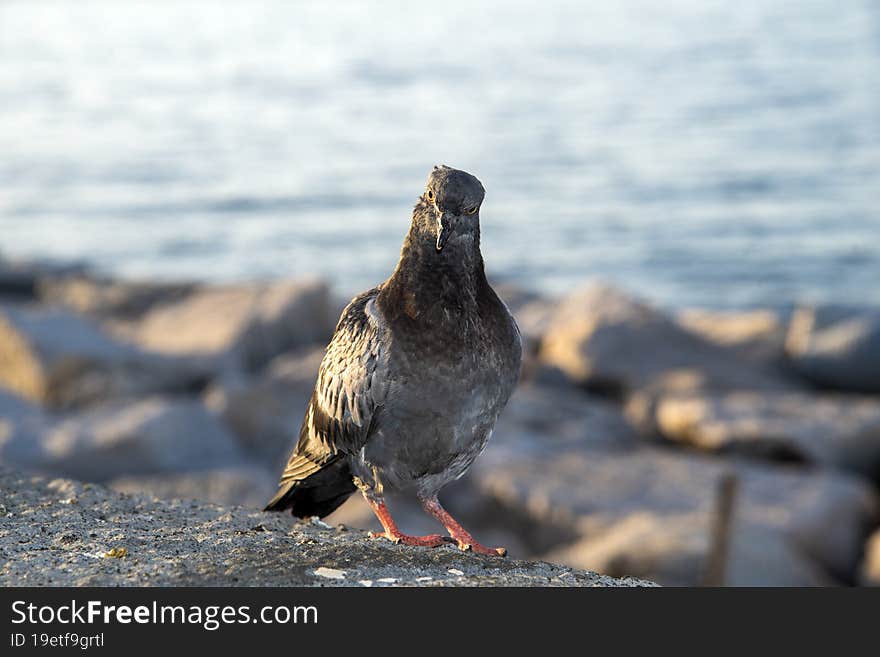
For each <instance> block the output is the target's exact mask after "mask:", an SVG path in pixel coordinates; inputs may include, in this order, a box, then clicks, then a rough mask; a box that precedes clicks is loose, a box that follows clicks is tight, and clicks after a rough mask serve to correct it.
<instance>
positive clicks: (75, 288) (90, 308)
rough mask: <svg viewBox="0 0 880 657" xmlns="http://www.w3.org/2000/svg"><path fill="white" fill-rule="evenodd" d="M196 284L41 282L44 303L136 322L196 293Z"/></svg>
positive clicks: (72, 279) (90, 279)
mask: <svg viewBox="0 0 880 657" xmlns="http://www.w3.org/2000/svg"><path fill="white" fill-rule="evenodd" d="M195 289H196V285H195V284H194V283H157V282H152V281H151V282H146V281H127V280H117V279H113V278H99V277H94V276H87V275H78V276H63V277H50V278H45V279H42V280H40V281H39V283H38V285H37V290H36V294H37V297H38V298H39V300H40V302H41V303H44V304H50V305H56V306H64V307H66V308H69V309H71V310H74V311H76V312H78V313H83V314H88V315H94V316H97V317H101V318H106V319H134V318H137V317H140V316H141V315H143V314H144V313H146V312H147V311H148V310H150V309H151V308H153V307H154V306H156V305H158V304H162V303H165V304H167V303H172V302H176V301H179V300H180V299H182V298H184V297H186V296H187V295H189V294H191V293H192V292H194V291H195Z"/></svg>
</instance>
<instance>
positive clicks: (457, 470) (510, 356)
mask: <svg viewBox="0 0 880 657" xmlns="http://www.w3.org/2000/svg"><path fill="white" fill-rule="evenodd" d="M504 311H505V314H506V309H504ZM507 317H508V318H509V315H507ZM501 319H504V318H501ZM468 329H469V330H471V331H472V335H475V336H476V338H475V339H472V340H468V339H467V335H466V334H465V332H466V330H468ZM393 346H394V348H393V350H392V354H391V363H392V368H391V369H392V371H394V372H395V376H394V378H393V380H392V381H391V382H390V386H389V389H388V396H387V397H386V400H385V403H384V404H383V407H382V409H381V411H380V413H379V415H378V417H377V421H376V424H375V427H374V432H373V435H372V437H371V439H370V441H369V444H368V445H367V447H366V449H365V450H364V453H363V456H362V458H363V460H364V461H365V462H368V463H369V465H370V468H371V469H374V471H375V472H376V473H377V474H378V475H379V478H380V479H381V480H382V484H383V485H384V486H387V487H390V488H406V487H409V486H417V487H419V488H421V489H423V490H424V489H426V488H428V489H434V490H435V491H436V490H439V488H440V487H442V486H443V485H445V484H446V483H448V482H449V481H452V480H454V479H456V478H458V477H459V476H461V475H462V474H463V473H464V472H465V470H467V468H468V467H469V466H470V464H471V463H472V462H473V460H474V459H475V458H476V457H477V456H478V455H479V454H480V452H481V451H482V450H483V448H484V447H485V445H486V443H487V441H488V439H489V436H490V434H491V431H492V427H493V426H494V424H495V421H496V419H497V418H498V415H499V414H500V412H501V410H502V409H503V407H504V405H505V404H506V403H507V400H508V398H509V397H510V394H511V393H512V391H513V387H514V385H515V383H516V379H517V377H518V374H519V366H520V358H521V347H520V343H519V334H518V331H517V330H516V325H515V324H514V323H513V319H512V318H510V319H509V323H508V324H506V325H505V324H503V323H501V322H493V323H485V324H483V325H473V326H471V327H467V328H464V329H463V330H462V332H461V333H460V334H456V333H455V332H449V331H427V332H422V333H421V334H411V335H409V336H404V337H403V338H401V335H400V334H398V340H397V341H396V344H395V345H393Z"/></svg>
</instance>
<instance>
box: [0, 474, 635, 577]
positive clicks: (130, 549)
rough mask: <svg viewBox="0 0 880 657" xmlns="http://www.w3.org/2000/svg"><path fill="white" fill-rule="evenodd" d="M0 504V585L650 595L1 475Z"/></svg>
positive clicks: (284, 523)
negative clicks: (509, 589)
mask: <svg viewBox="0 0 880 657" xmlns="http://www.w3.org/2000/svg"><path fill="white" fill-rule="evenodd" d="M0 500H2V503H0V585H2V586H65V585H73V586H138V585H144V586H642V585H650V584H649V583H648V582H643V581H640V580H636V579H630V578H625V579H615V578H612V577H606V576H603V575H597V574H595V573H591V572H587V571H583V570H575V569H572V568H568V567H564V566H558V565H553V564H548V563H542V562H526V561H514V560H508V559H502V558H497V557H484V556H480V555H475V554H471V553H463V552H460V551H459V550H458V549H457V548H456V547H455V546H453V545H450V546H448V547H446V546H444V547H441V548H436V549H429V548H412V547H406V546H401V545H394V544H392V543H390V542H387V541H385V540H383V539H370V538H369V537H368V536H367V534H366V533H365V532H361V531H355V530H348V529H345V528H343V527H341V526H340V527H330V526H328V525H324V524H323V523H318V522H314V521H313V522H303V523H294V522H293V520H292V519H291V518H290V516H286V515H280V514H269V513H262V512H254V511H248V510H245V509H241V508H236V507H229V508H224V507H220V506H214V505H208V504H204V503H199V502H189V501H180V500H178V501H158V500H153V499H150V498H148V497H145V496H130V495H125V494H122V493H116V492H113V491H110V490H108V489H106V488H104V487H102V486H100V485H97V484H81V483H77V482H73V481H70V480H66V479H48V478H44V477H33V476H30V475H22V474H17V473H14V472H11V471H9V470H0ZM114 555H116V556H114ZM118 555H122V556H118Z"/></svg>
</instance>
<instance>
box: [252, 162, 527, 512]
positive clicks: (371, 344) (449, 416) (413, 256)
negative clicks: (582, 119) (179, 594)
mask: <svg viewBox="0 0 880 657" xmlns="http://www.w3.org/2000/svg"><path fill="white" fill-rule="evenodd" d="M483 196H484V191H483V186H482V185H481V184H480V182H479V181H478V180H477V179H476V178H475V177H473V176H472V175H470V174H468V173H465V172H463V171H458V170H456V169H451V168H449V167H445V166H443V167H435V168H434V170H433V171H432V173H431V175H430V176H429V177H428V183H427V187H426V190H425V192H424V194H423V195H422V196H421V198H420V199H419V201H418V203H417V204H416V206H415V209H414V211H413V216H412V223H411V226H410V230H409V233H408V234H407V236H406V239H405V241H404V244H403V248H402V250H401V254H400V260H399V262H398V263H397V267H396V268H395V270H394V272H393V273H392V275H391V276H390V277H389V278H388V280H386V281H385V282H384V283H382V284H381V285H379V286H378V287H375V288H373V289H372V290H369V291H368V292H365V293H363V294H361V295H359V296H357V297H355V298H354V299H353V300H352V301H351V303H349V305H348V306H347V307H346V308H345V310H344V311H343V312H342V316H341V318H340V320H339V323H338V325H337V326H336V330H335V332H334V334H333V337H332V339H331V341H330V344H329V346H328V347H327V351H326V354H325V356H324V359H323V361H322V363H321V366H320V370H319V373H318V380H317V383H316V385H315V391H314V394H313V395H312V398H311V401H310V402H309V405H308V408H307V410H306V414H305V418H304V420H303V424H302V428H301V430H300V435H299V440H298V442H297V444H296V447H295V448H294V450H293V453H292V454H291V456H290V459H289V461H288V463H287V467H286V468H285V470H284V472H283V474H282V476H281V482H280V485H279V491H278V494H277V495H276V496H275V498H274V499H273V500H272V501H271V502H270V503H269V505H268V506H267V509H268V510H283V509H287V508H290V509H291V511H292V513H293V514H294V515H296V516H300V517H305V516H309V515H318V516H324V515H327V514H329V513H330V512H332V511H333V510H334V509H335V508H336V507H338V506H339V505H340V504H341V503H342V502H343V501H345V499H346V498H347V497H348V496H349V495H350V494H351V493H352V492H354V491H355V490H356V488H360V489H361V491H362V492H363V493H364V495H365V497H367V499H368V501H371V503H376V502H377V501H378V502H381V500H382V494H383V491H384V490H385V489H389V490H414V491H415V492H416V493H417V494H418V496H419V497H420V499H423V500H430V499H435V500H436V494H437V492H438V491H439V490H440V489H441V488H442V487H443V486H444V485H446V484H447V483H449V482H450V481H452V480H454V479H456V478H458V477H460V476H461V475H462V474H464V472H465V471H466V470H467V468H468V467H469V466H470V465H471V463H472V462H473V461H474V459H475V458H476V457H477V456H478V455H479V454H480V452H481V451H482V450H483V448H484V447H485V446H486V442H487V441H488V439H489V436H490V434H491V431H492V428H493V426H494V424H495V420H496V419H497V417H498V415H499V413H500V412H501V410H502V408H503V407H504V405H505V404H506V403H507V400H508V398H509V397H510V394H511V392H512V391H513V388H514V386H515V385H516V382H517V379H518V377H519V372H520V363H521V339H520V335H519V330H518V328H517V326H516V323H515V321H514V319H513V317H512V316H511V315H510V313H509V312H508V310H507V307H506V306H505V305H504V303H503V302H502V301H501V300H500V299H499V298H498V296H497V295H496V294H495V292H494V291H493V290H492V288H491V287H490V285H489V283H488V281H487V280H486V276H485V273H484V269H483V258H482V255H481V253H480V226H479V208H480V204H481V203H482V201H483ZM374 508H375V507H374ZM383 524H384V522H383Z"/></svg>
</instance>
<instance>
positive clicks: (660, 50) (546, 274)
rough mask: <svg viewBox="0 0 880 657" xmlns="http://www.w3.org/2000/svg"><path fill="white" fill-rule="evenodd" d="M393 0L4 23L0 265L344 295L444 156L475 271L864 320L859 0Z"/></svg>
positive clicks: (867, 267)
mask: <svg viewBox="0 0 880 657" xmlns="http://www.w3.org/2000/svg"><path fill="white" fill-rule="evenodd" d="M415 4H416V3H403V2H401V3H391V2H386V3H356V2H352V3H341V2H333V3H328V2H314V3H312V2H307V3H294V2H286V1H282V0H278V1H267V2H246V1H244V0H240V1H230V2H170V1H169V2H134V1H130V2H126V1H121V0H108V1H106V2H73V1H70V2H49V1H41V0H29V1H28V0H25V1H10V0H5V1H3V2H0V252H5V253H6V254H7V255H9V254H12V255H38V256H51V257H57V258H85V259H87V260H89V261H92V262H94V263H96V264H98V265H99V266H101V267H103V268H105V269H107V270H109V271H113V272H117V273H120V274H123V275H130V276H151V277H153V276H158V277H163V278H174V277H197V278H205V279H220V280H224V279H233V278H254V277H268V276H273V277H274V276H299V275H303V274H307V273H320V274H323V275H326V276H327V277H329V278H330V279H331V280H332V281H333V282H334V283H335V284H336V285H337V288H338V289H339V290H340V291H341V292H345V293H353V292H356V291H358V290H359V289H362V288H365V287H367V286H369V285H372V284H373V283H375V282H377V281H379V280H381V279H382V278H384V277H385V276H386V275H387V274H388V273H389V272H390V270H391V269H392V267H393V265H394V262H395V260H396V256H397V252H398V249H399V245H400V242H401V239H402V237H403V234H404V232H405V230H406V227H407V225H408V221H409V212H410V209H411V206H412V204H413V202H414V201H415V198H416V197H417V196H418V194H419V193H420V192H421V189H422V184H423V181H424V178H425V176H426V174H427V172H428V170H429V169H430V167H431V165H433V164H435V163H438V162H445V163H447V164H450V165H453V166H457V167H460V168H464V169H467V170H469V171H472V172H473V173H475V174H476V175H477V176H478V177H480V178H481V179H482V181H483V183H484V184H485V186H486V189H487V190H488V194H487V199H486V203H485V205H484V208H483V212H482V221H483V226H484V252H485V253H486V258H487V264H488V269H489V270H490V273H491V274H494V275H495V276H498V277H511V278H514V279H517V280H520V281H522V282H523V283H525V284H526V285H529V286H531V287H535V288H540V289H544V290H549V291H553V292H560V291H564V290H565V289H567V288H569V287H571V286H572V285H574V284H576V283H577V282H579V281H580V280H582V279H583V278H585V277H587V276H593V275H599V276H602V277H604V278H608V279H611V280H613V281H616V282H618V283H621V284H623V285H626V286H628V287H630V288H632V289H634V290H636V291H638V292H639V293H641V294H644V295H645V296H647V297H650V298H653V299H655V300H657V301H660V302H663V303H666V304H670V305H676V306H680V305H708V306H747V305H756V304H774V305H775V304H784V303H786V302H787V301H790V300H793V299H815V300H823V299H824V300H830V299H834V300H840V301H853V302H863V303H864V302H868V303H880V285H878V282H880V180H878V173H880V3H877V2H876V0H812V1H810V0H802V1H799V2H781V1H775V2H774V1H769V0H763V1H762V0H739V1H738V2H736V3H732V2H710V1H706V0H667V1H665V2H662V3H661V2H654V1H649V0H630V1H626V2H613V3H609V2H601V3H600V2H589V3H588V2H583V1H576V2H544V3H541V4H540V5H539V6H538V7H535V6H534V5H533V4H532V3H529V4H524V5H522V6H517V5H512V4H510V3H508V2H500V1H499V2H484V3H479V7H475V6H471V5H473V4H476V3H470V2H454V1H444V2H443V3H442V5H441V6H440V8H439V9H438V10H437V11H426V10H423V9H419V8H416V7H415Z"/></svg>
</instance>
